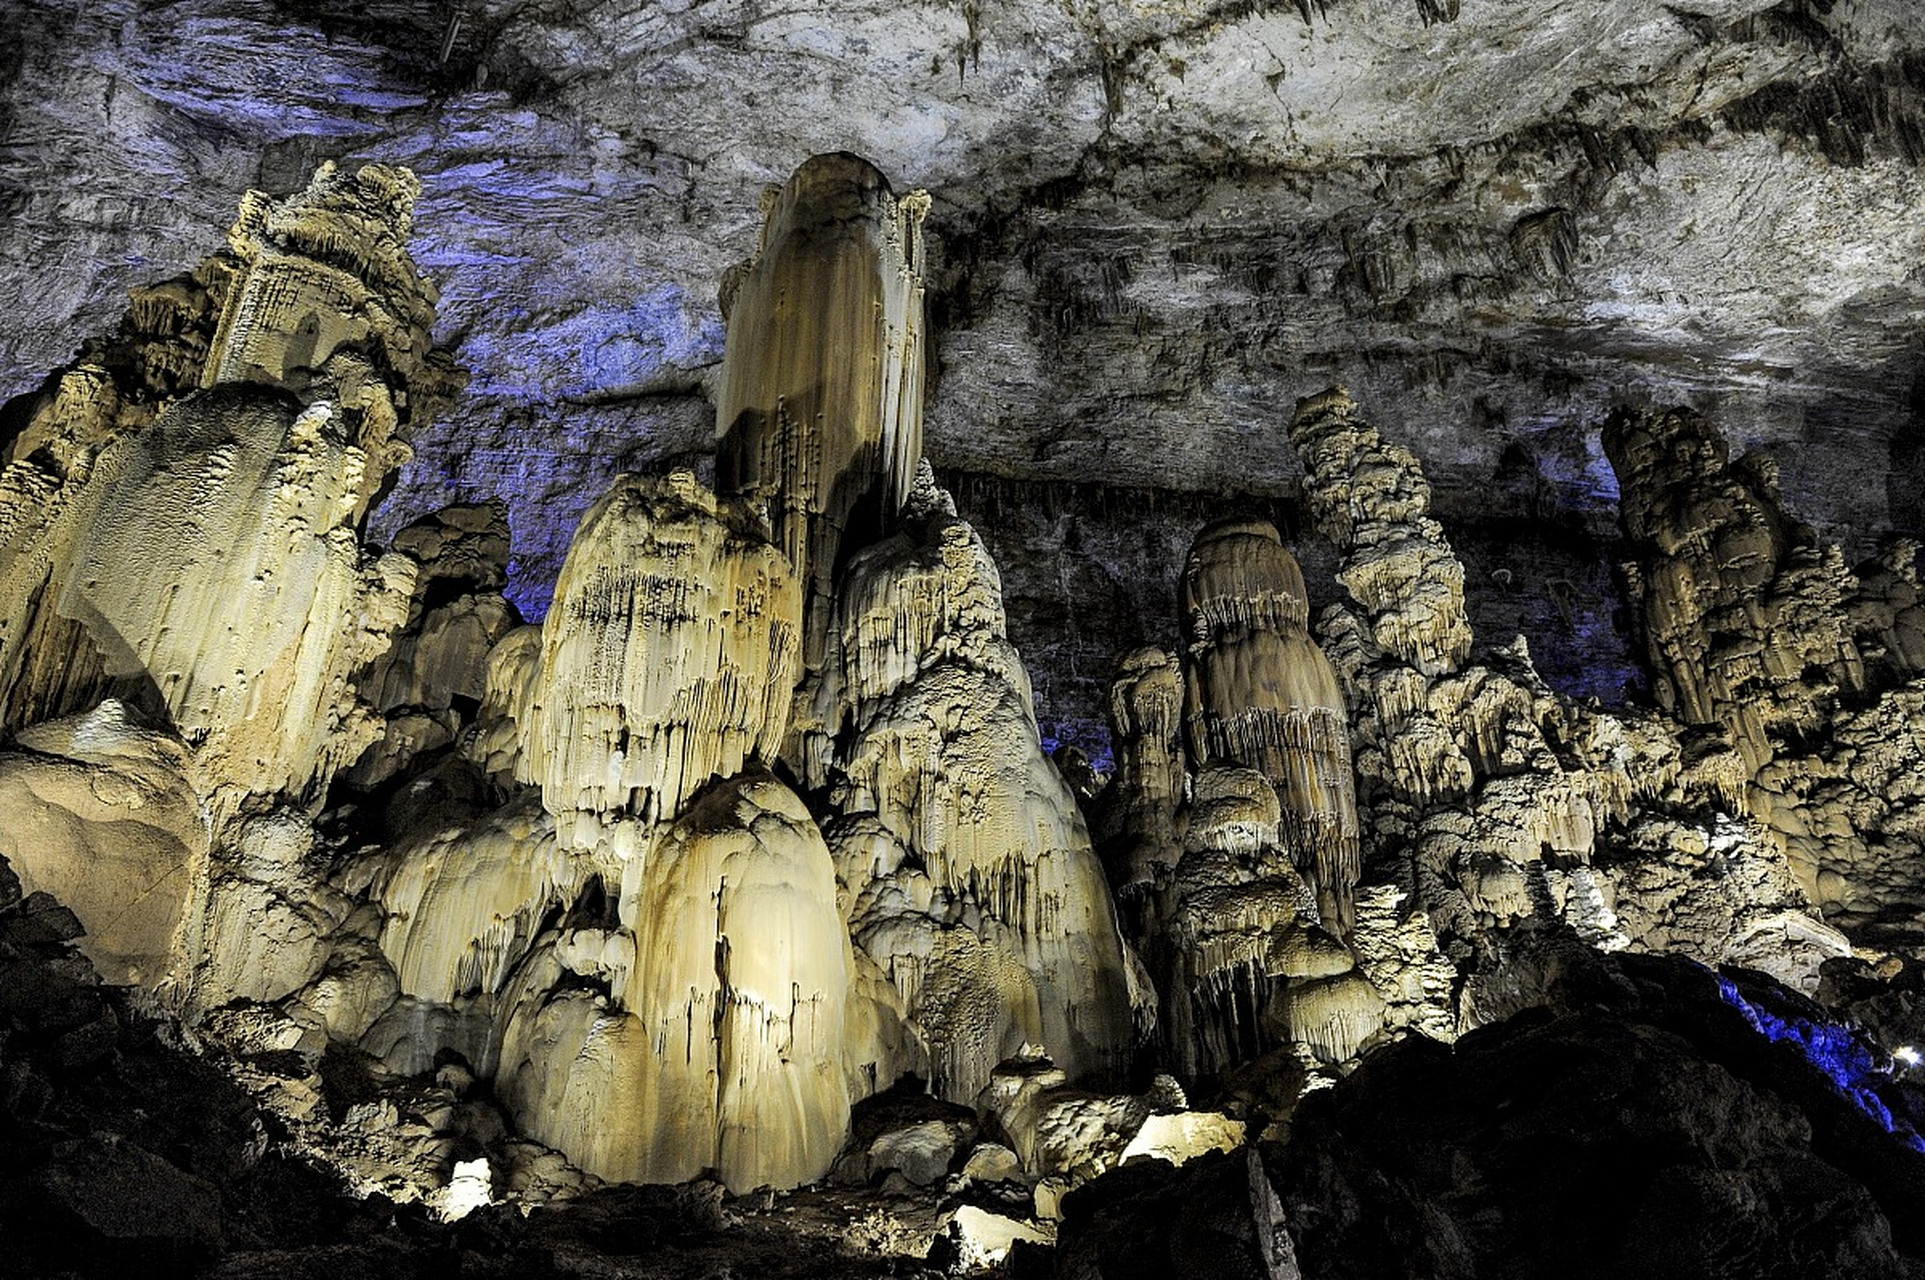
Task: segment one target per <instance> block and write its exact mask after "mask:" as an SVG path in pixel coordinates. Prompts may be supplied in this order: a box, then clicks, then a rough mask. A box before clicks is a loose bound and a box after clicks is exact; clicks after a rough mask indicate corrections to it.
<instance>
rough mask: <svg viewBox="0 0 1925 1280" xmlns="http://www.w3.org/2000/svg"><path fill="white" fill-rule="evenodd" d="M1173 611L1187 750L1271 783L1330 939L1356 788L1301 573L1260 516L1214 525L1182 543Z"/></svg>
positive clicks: (1341, 897) (1347, 890) (1354, 839)
mask: <svg viewBox="0 0 1925 1280" xmlns="http://www.w3.org/2000/svg"><path fill="white" fill-rule="evenodd" d="M1183 608H1184V613H1185V615H1186V616H1187V618H1188V621H1189V627H1190V646H1189V661H1190V678H1189V679H1188V681H1186V682H1185V694H1186V698H1185V719H1186V721H1187V727H1188V730H1189V741H1190V754H1191V757H1192V758H1193V759H1194V760H1195V761H1196V762H1197V764H1198V765H1199V767H1201V766H1203V765H1206V764H1209V763H1210V762H1213V761H1223V762H1226V763H1232V764H1239V765H1243V766H1246V767H1248V768H1251V769H1255V770H1256V771H1257V772H1258V773H1260V774H1262V775H1263V776H1264V777H1265V778H1267V779H1269V780H1270V782H1271V784H1272V785H1274V786H1275V787H1276V789H1277V794H1278V799H1279V801H1280V802H1281V806H1282V808H1281V832H1280V838H1281V840H1282V842H1283V845H1284V847H1285V848H1287V849H1288V850H1289V851H1290V852H1291V855H1292V856H1293V857H1294V858H1295V859H1296V860H1297V863H1298V866H1299V867H1300V868H1301V869H1302V871H1303V872H1304V874H1305V876H1306V877H1307V878H1308V879H1309V880H1310V881H1311V883H1312V884H1313V885H1314V886H1315V889H1316V892H1317V899H1318V904H1319V908H1320V910H1321V911H1322V913H1323V918H1324V925H1325V927H1326V928H1328V929H1329V930H1330V931H1331V932H1332V933H1335V934H1337V935H1339V936H1341V935H1343V934H1345V933H1347V932H1348V931H1349V928H1350V923H1351V920H1352V919H1353V918H1354V916H1355V904H1354V902H1353V901H1352V892H1353V890H1354V889H1355V888H1356V885H1357V877H1358V875H1359V874H1360V870H1361V868H1360V866H1359V863H1358V834H1357V799H1356V783H1355V781H1354V780H1353V778H1352V776H1351V767H1350V726H1349V720H1348V715H1347V713H1346V711H1345V708H1344V698H1343V689H1342V687H1341V686H1340V685H1339V684H1338V683H1337V673H1336V671H1335V670H1334V669H1333V668H1332V667H1331V665H1330V660H1329V659H1328V658H1326V657H1324V655H1323V651H1322V650H1321V649H1319V648H1318V647H1317V644H1316V641H1314V640H1312V639H1311V638H1310V631H1309V620H1310V600H1309V596H1308V595H1307V594H1306V593H1305V590H1304V585H1303V571H1302V570H1300V569H1299V568H1298V567H1297V561H1296V557H1294V556H1292V555H1291V554H1290V553H1289V552H1288V551H1287V550H1285V549H1284V546H1283V543H1282V541H1281V540H1280V539H1279V538H1278V537H1277V531H1276V528H1275V527H1274V526H1272V525H1270V524H1269V523H1267V522H1265V521H1255V520H1252V521H1233V522H1229V523H1225V524H1220V525H1216V526H1213V527H1212V528H1209V529H1206V530H1205V531H1204V532H1203V533H1201V534H1199V535H1198V537H1197V540H1196V545H1195V546H1193V547H1192V548H1191V549H1190V560H1189V564H1188V566H1187V567H1186V568H1185V570H1184V574H1183Z"/></svg>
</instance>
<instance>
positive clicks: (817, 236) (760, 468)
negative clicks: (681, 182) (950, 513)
mask: <svg viewBox="0 0 1925 1280" xmlns="http://www.w3.org/2000/svg"><path fill="white" fill-rule="evenodd" d="M928 207H929V198H928V197H927V196H926V195H924V194H922V193H921V192H915V193H912V194H910V195H908V196H905V197H903V198H902V199H900V200H898V199H897V198H896V197H895V196H893V195H892V194H891V193H890V191H889V184H888V182H887V180H886V179H884V178H883V176H882V174H881V173H879V172H877V170H876V169H875V167H874V166H872V165H870V164H869V163H868V162H867V161H865V160H862V159H860V158H858V157H856V156H853V155H849V154H847V153H843V152H838V153H835V154H833V155H821V156H815V157H813V158H811V159H809V160H807V161H805V162H804V163H803V165H802V166H801V168H799V169H797V170H796V171H795V175H794V176H793V177H791V178H790V179H789V181H788V183H787V185H785V186H784V187H782V188H781V190H780V192H779V193H777V194H776V195H775V196H774V198H773V200H772V202H771V203H770V206H769V209H768V216H767V221H766V223H765V225H764V227H763V232H762V245H761V250H760V252H759V253H758V254H757V256H756V257H755V258H754V260H752V261H751V262H750V263H748V264H746V265H745V266H744V267H741V268H738V270H737V273H736V274H735V276H734V277H733V278H732V280H731V281H730V282H729V283H728V284H727V285H725V286H724V290H723V310H724V312H725V313H726V315H727V317H728V346H727V352H726V355H725V356H724V359H723V364H722V379H721V385H720V387H719V389H718V393H717V397H716V412H717V420H718V422H719V424H720V428H721V432H722V443H721V449H720V452H719V453H718V455H717V458H716V482H717V484H716V487H717V488H718V489H719V490H720V491H721V492H722V493H724V494H743V495H751V496H753V497H755V498H757V499H759V500H762V501H765V502H766V503H767V504H768V508H769V515H770V518H771V521H772V523H773V528H774V534H775V543H776V546H777V547H778V548H780V549H781V551H782V552H783V554H784V555H786V556H788V558H789V563H790V564H791V565H792V566H794V568H795V572H796V576H797V578H798V579H799V580H800V581H801V583H802V590H803V613H804V621H805V627H804V635H805V640H804V647H803V657H804V667H805V669H806V670H807V671H810V672H814V671H816V670H819V669H820V667H821V665H822V662H823V654H824V650H825V646H826V642H827V637H828V628H829V615H830V612H831V611H832V609H833V607H834V600H835V583H836V573H837V571H838V569H839V568H840V567H841V561H842V556H843V550H844V548H843V539H844V536H845V534H847V535H851V536H853V537H855V538H856V539H857V543H856V545H860V544H861V543H863V542H867V541H870V540H873V539H874V538H875V537H877V536H879V535H880V534H881V533H883V532H885V531H886V530H887V529H889V528H891V527H893V525H894V521H895V518H896V514H897V512H898V511H899V510H900V509H901V506H902V503H903V500H904V498H905V497H906V496H907V495H908V492H909V485H910V483H911V481H912V480H913V479H914V477H915V468H916V463H917V461H918V460H919V459H920V458H921V456H922V360H923V353H922V341H923V317H922V290H923V283H922V219H923V215H924V214H925V213H926V212H927V210H928Z"/></svg>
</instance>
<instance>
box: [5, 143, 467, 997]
mask: <svg viewBox="0 0 1925 1280" xmlns="http://www.w3.org/2000/svg"><path fill="white" fill-rule="evenodd" d="M418 189H419V188H418V185H417V184H416V183H415V180H414V178H413V177H412V175H409V174H407V173H405V172H403V171H400V170H394V169H386V168H383V167H381V166H369V167H367V168H364V169H362V170H360V171H359V172H358V173H355V174H353V175H344V174H340V173H337V172H335V171H334V170H333V169H332V167H324V168H323V169H322V170H321V171H320V172H319V173H318V174H317V175H316V176H315V178H314V181H313V182H312V183H311V184H310V185H309V187H308V188H307V189H306V190H305V191H303V192H301V193H298V194H297V195H295V196H292V197H289V198H288V199H286V200H271V199H269V198H267V197H265V196H259V195H254V196H250V197H249V199H248V200H247V201H246V202H245V203H244V206H243V209H242V212H241V217H240V219H239V221H238V222H237V223H236V224H235V227H234V229H233V231H232V232H231V233H230V236H229V244H230V248H229V249H228V250H227V251H226V252H223V253H220V254H216V255H215V256H214V257H212V258H209V259H208V260H207V261H206V262H204V263H203V264H202V265H201V266H200V267H199V268H198V269H197V270H196V271H195V272H194V273H193V274H192V275H190V276H187V277H184V278H182V279H180V280H177V281H172V282H169V283H168V284H165V285H161V286H157V287H155V288H151V289H147V290H143V291H141V292H139V293H137V294H136V296H135V297H134V299H133V305H132V307H131V308H130V310H129V312H128V314H127V318H126V320H125V321H124V322H123V324H122V328H121V330H120V332H119V333H118V334H117V335H115V337H113V338H111V339H108V340H104V341H98V342H94V343H90V344H88V345H87V346H86V348H84V349H83V352H82V355H81V358H80V360H79V361H78V362H77V363H76V364H75V365H74V366H73V367H72V368H70V369H68V370H66V371H64V372H63V373H61V374H59V375H57V376H55V377H54V378H51V379H49V381H48V383H47V386H46V387H45V388H44V389H43V390H42V391H41V392H40V393H39V394H38V395H37V396H34V397H32V398H30V399H29V400H28V401H27V402H26V403H24V404H20V405H15V406H10V412H9V418H10V420H11V421H13V422H15V423H16V424H19V429H18V432H17V434H16V435H15V436H14V437H13V438H12V439H11V440H10V441H9V442H8V447H7V465H6V469H5V472H4V474H0V531H3V532H0V538H4V544H3V545H0V601H4V602H5V604H4V610H0V690H4V693H0V704H3V705H4V722H5V724H6V726H7V727H8V728H9V729H12V730H15V731H16V732H17V736H16V739H15V742H16V748H17V750H16V751H15V752H14V753H11V754H9V755H8V757H7V760H8V769H9V770H10V773H11V775H12V776H13V778H14V779H15V784H14V785H15V786H16V787H17V788H19V789H20V794H21V795H23V797H24V796H26V795H31V796H36V797H39V796H43V795H44V796H52V795H55V794H59V793H60V792H61V789H62V788H63V787H64V786H67V785H68V784H66V783H63V782H62V781H61V779H62V778H69V779H70V778H72V777H73V776H74V771H75V770H77V769H79V770H95V771H100V770H105V771H106V773H104V774H102V776H101V781H99V782H97V783H96V784H94V785H92V786H91V788H90V789H91V791H92V793H93V794H94V795H95V796H96V797H98V798H99V800H101V801H104V802H105V804H104V806H103V805H101V804H96V805H92V806H88V805H77V804H75V803H68V802H61V804H60V806H59V807H60V809H61V811H63V812H65V813H66V814H68V815H69V820H68V821H67V822H66V823H65V824H64V826H63V835H62V838H59V839H36V838H33V835H32V834H30V831H31V826H30V825H29V823H28V821H27V819H28V818H29V816H30V815H32V814H33V813H34V812H35V811H36V810H39V811H41V812H46V811H48V806H47V805H46V804H45V803H44V802H31V803H26V804H25V805H24V807H23V811H22V812H20V813H19V815H18V818H19V820H16V821H10V822H8V823H6V824H4V829H3V830H0V840H3V841H4V843H5V845H6V853H7V855H8V856H9V857H11V858H12V859H13V861H14V862H15V865H16V866H17V867H18V868H20V870H21V873H22V876H23V879H28V880H31V881H33V882H34V883H36V884H39V883H42V882H44V883H46V884H47V885H48V886H50V887H51V886H55V885H61V886H66V885H67V882H68V881H71V880H75V879H81V878H89V873H88V871H87V870H86V867H87V866H89V865H90V864H92V863H93V862H95V861H96V860H97V857H98V855H96V854H94V853H92V852H90V851H92V850H96V849H101V850H105V849H113V850H118V851H119V852H116V853H114V854H112V855H111V856H114V857H121V858H125V857H131V856H134V851H135V850H137V849H142V848H146V849H152V850H155V851H156V852H155V853H152V854H148V855H145V856H146V857H147V858H148V861H147V862H146V863H144V864H143V865H141V866H138V867H135V866H130V867H128V868H126V873H127V874H128V875H129V876H133V877H138V883H139V884H140V893H139V895H138V901H137V903H136V904H133V905H130V907H129V908H128V909H127V910H126V911H124V912H112V911H107V910H104V909H103V910H100V911H96V912H95V913H94V915H95V919H94V921H93V934H94V936H93V941H92V942H91V943H90V944H89V945H90V946H93V947H94V948H96V950H97V951H98V952H99V953H100V954H101V956H102V962H103V963H106V964H107V965H108V967H109V968H110V970H112V969H122V970H123V971H124V972H126V973H128V974H129V975H130V976H132V975H134V974H136V973H137V974H138V976H139V977H140V978H141V980H142V981H143V983H145V984H147V985H149V986H150V987H153V988H155V989H162V990H166V991H169V992H172V993H173V995H174V997H175V998H177V999H179V1000H181V1001H183V1002H185V1004H187V1005H188V1006H190V1007H211V1006H214V1005H218V1004H221V1003H223V1002H224V1001H225V1000H226V999H227V998H229V996H231V995H233V994H236V993H242V994H247V993H256V994H258V992H259V991H260V990H263V989H266V988H274V990H273V997H272V998H279V997H280V996H284V995H286V994H288V992H289V991H290V990H292V989H294V988H297V987H299V986H300V985H302V984H303V983H304V982H306V981H307V980H308V978H310V977H311V976H312V974H311V972H309V971H308V969H309V964H310V961H312V960H314V959H315V958H316V957H317V956H318V954H319V953H320V950H321V948H320V947H319V945H318V943H317V942H316V939H317V937H318V936H319V934H320V933H324V932H325V931H326V930H327V929H328V928H329V927H331V925H332V924H333V923H334V920H333V919H331V918H330V917H329V915H328V910H327V907H326V906H325V905H323V904H321V903H320V902H319V901H318V900H317V899H318V898H319V897H320V896H321V895H318V894H317V893H314V892H310V890H313V889H314V888H315V886H314V885H313V884H312V883H311V881H312V879H313V877H312V876H311V875H309V874H307V873H305V872H303V871H302V870H301V869H300V868H298V867H295V866H291V865H290V866H278V865H275V863H276V860H275V857H274V856H273V855H272V854H263V853H262V852H261V851H262V850H267V849H272V848H285V847H287V845H286V842H285V841H277V840H276V839H273V838H270V837H269V836H267V835H266V834H265V833H267V832H268V831H269V830H270V829H272V828H273V827H274V824H275V823H276V822H278V821H279V819H277V818H276V817H275V816H274V815H275V813H276V811H277V810H279V809H283V808H290V807H291V808H292V809H293V810H294V811H297V812H300V813H302V814H304V815H306V816H312V814H313V813H315V812H316V811H318V809H319V807H320V805H321V804H322V803H323V800H324V797H325V795H326V793H327V790H328V787H329V784H330V781H331V780H332V778H333V777H334V776H335V775H336V774H338V773H340V772H342V771H343V770H345V769H346V768H347V766H349V765H351V764H353V763H354V762H355V759H356V757H358V756H359V755H360V754H361V753H362V751H363V749H364V748H366V747H367V746H368V745H370V744H371V743H373V742H375V741H377V740H379V739H381V738H382V737H383V736H384V734H385V732H386V728H387V726H386V723H385V721H384V719H383V717H382V716H381V715H380V714H379V712H378V710H377V708H376V707H375V705H374V704H373V701H372V699H371V697H370V694H371V692H372V691H371V690H370V689H369V687H368V684H367V682H366V680H365V675H366V666H367V664H368V663H369V662H370V661H372V660H374V659H375V658H376V657H377V656H378V655H379V654H381V652H382V651H383V650H384V649H385V648H386V647H387V645H388V643H389V640H390V638H391V636H392V635H393V634H394V633H395V632H396V631H398V630H400V629H401V628H402V627H403V626H404V624H405V623H406V622H407V620H408V614H409V601H410V598H411V595H412V593H413V591H414V588H415V585H416V570H417V565H416V562H415V561H414V560H413V559H412V558H410V557H408V556H406V555H403V554H399V553H394V552H390V553H387V554H378V553H377V552H376V551H375V550H373V549H368V548H364V547H363V546H362V544H361V542H360V540H359V538H358V535H357V530H358V527H359V523H360V521H361V519H362V517H363V516H364V515H365V513H366V510H367V507H368V504H369V502H370V501H371V499H372V498H373V496H374V495H375V494H376V493H377V492H378V491H379V490H380V489H381V488H382V486H383V484H384V483H385V482H386V480H387V478H388V476H389V475H390V474H391V473H392V470H393V468H394V467H396V466H398V465H399V463H400V462H401V461H402V460H404V459H405V457H406V456H407V446H406V444H405V439H404V436H405V432H406V429H407V427H408V425H409V424H410V423H411V422H413V421H415V416H414V415H416V414H425V413H431V412H433V409H434V407H435V405H436V404H437V403H439V400H440V398H441V397H443V396H444V395H445V394H446V393H447V392H448V390H449V389H450V388H451V387H452V386H453V381H452V373H451V371H450V369H449V366H448V363H447V361H446V359H445V357H443V356H440V355H437V354H435V353H433V352H431V351H430V350H429V343H428V326H429V324H430V323H431V321H432V316H433V291H432V289H431V288H430V287H429V286H428V285H427V283H426V282H425V281H423V280H421V279H420V277H419V276H418V275H417V274H416V273H415V271H414V269H413V266H412V264H411V263H410V262H409V260H408V257H407V253H406V248H405V242H406V237H407V232H408V224H409V216H410V210H411V208H412V204H413V200H414V197H415V195H416V193H417V192H418ZM66 715H77V716H78V717H79V718H78V719H76V720H72V721H67V722H65V723H67V724H70V725H71V726H72V728H71V729H70V730H66V731H56V730H55V729H54V728H53V726H51V725H43V726H39V727H34V728H29V726H32V725H34V722H36V721H45V720H50V719H56V718H58V717H61V716H66ZM35 744H39V745H37V746H36V745H35ZM129 770H132V771H134V772H132V773H129V772H128V771H129ZM108 775H118V776H123V777H126V778H127V779H128V782H127V783H126V784H121V785H114V784H110V783H108V782H107V781H106V778H107V776H108ZM135 778H139V779H140V781H138V783H135V782H134V779H135ZM110 797H111V799H110ZM170 807H171V808H172V809H173V810H174V811H175V813H176V814H177V815H179V814H180V813H181V811H183V810H185V811H186V812H191V813H193V814H194V818H193V819H192V820H187V821H184V820H183V819H182V817H180V816H174V817H169V816H167V815H168V813H169V810H170ZM306 816H304V817H302V818H301V819H299V821H300V822H301V823H305V821H306ZM32 825H40V823H39V821H38V820H35V822H34V823H33V824H32ZM143 827H146V828H151V829H154V830H156V831H166V832H167V833H168V834H167V837H166V838H165V839H163V840H161V842H160V843H159V844H154V843H152V842H143V841H141V840H130V839H125V838H123V832H129V829H130V828H131V829H133V830H138V829H140V828H143ZM298 843H299V842H298V841H297V844H298ZM161 850H164V853H163V852H160V851H161ZM250 851H252V852H250ZM155 858H158V861H154V860H153V859H155ZM263 859H265V861H263ZM296 861H298V859H296ZM265 882H279V884H278V887H269V886H268V885H267V884H266V883H265ZM282 890H287V891H288V892H282ZM69 891H70V892H79V891H78V890H75V889H71V888H70V889H69ZM101 891H102V890H101V889H96V890H94V892H96V893H97V892H101ZM290 895H291V897H290ZM82 896H85V895H84V894H83V895H82ZM165 922H171V923H169V924H166V926H165V927H163V924H164V923H165ZM123 934H127V935H130V936H129V937H128V938H125V939H123V938H121V935H123ZM170 934H171V936H170ZM131 935H139V940H138V941H134V940H132V937H131ZM277 940H278V941H277ZM163 941H164V942H165V945H159V944H161V943H162V942H163ZM283 943H284V944H285V945H282V944H283ZM262 946H265V947H267V948H268V949H269V950H270V951H273V952H275V953H276V954H275V956H273V957H269V958H266V959H264V958H263V957H261V956H260V955H258V954H254V952H256V951H258V949H259V948H260V947H262ZM129 948H130V949H129Z"/></svg>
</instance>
